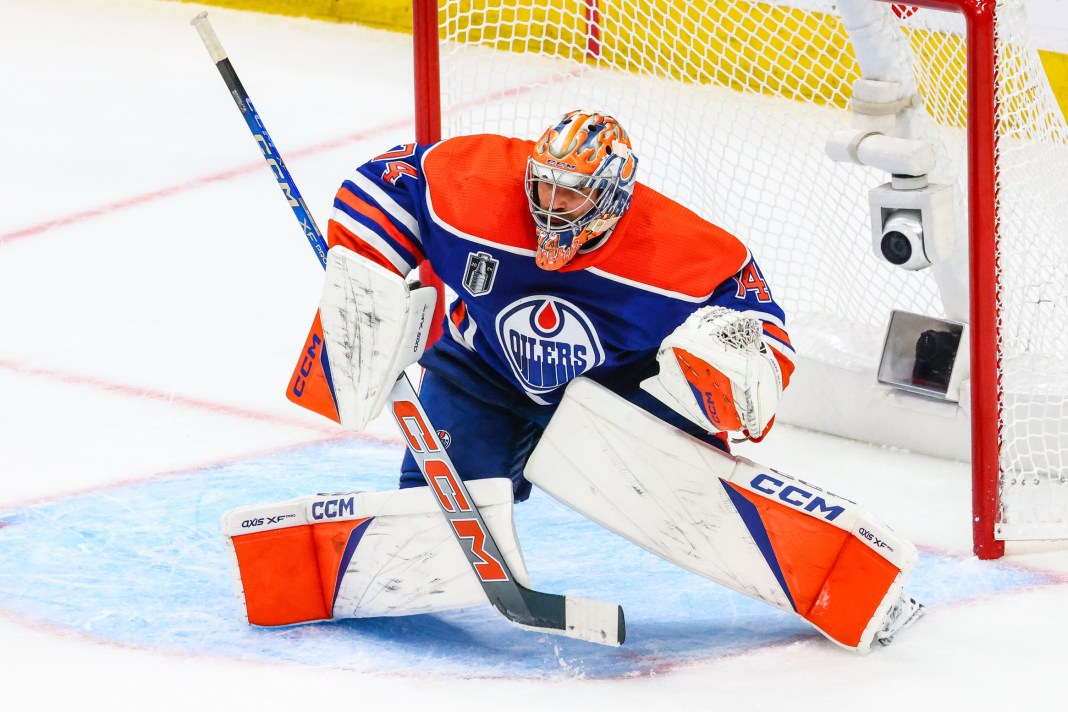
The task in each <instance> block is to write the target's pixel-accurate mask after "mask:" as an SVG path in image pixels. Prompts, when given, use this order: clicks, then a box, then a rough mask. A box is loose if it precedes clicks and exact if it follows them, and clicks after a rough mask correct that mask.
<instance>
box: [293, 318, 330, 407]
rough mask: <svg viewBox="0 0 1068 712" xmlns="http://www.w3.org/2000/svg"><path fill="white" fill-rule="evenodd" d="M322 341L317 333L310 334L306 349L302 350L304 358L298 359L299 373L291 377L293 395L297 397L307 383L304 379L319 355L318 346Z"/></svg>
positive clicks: (302, 392) (308, 374) (302, 393)
mask: <svg viewBox="0 0 1068 712" xmlns="http://www.w3.org/2000/svg"><path fill="white" fill-rule="evenodd" d="M322 343H323V340H322V339H321V338H320V337H319V335H318V334H312V337H311V340H310V342H309V343H308V349H307V351H305V352H304V358H302V359H301V360H300V373H299V374H298V375H297V377H296V378H295V379H293V395H295V396H296V397H297V398H300V397H301V396H303V395H304V386H305V385H307V383H308V382H307V381H306V380H304V379H306V378H307V377H308V376H310V375H311V370H312V364H314V363H315V359H316V358H318V357H319V346H320V345H321V344H322Z"/></svg>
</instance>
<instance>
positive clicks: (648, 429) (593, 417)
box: [525, 378, 917, 652]
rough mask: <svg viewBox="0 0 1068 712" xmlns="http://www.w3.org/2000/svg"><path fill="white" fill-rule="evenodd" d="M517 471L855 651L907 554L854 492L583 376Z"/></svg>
mask: <svg viewBox="0 0 1068 712" xmlns="http://www.w3.org/2000/svg"><path fill="white" fill-rule="evenodd" d="M525 474H526V477H527V479H529V480H530V481H531V482H532V483H534V484H535V485H537V486H538V487H540V488H541V489H543V490H545V491H546V492H548V493H549V494H550V495H552V496H554V497H555V498H557V499H559V500H560V501H562V502H564V503H565V504H567V505H568V506H570V507H572V508H573V509H575V510H577V511H579V512H581V513H582V514H583V515H585V516H587V517H589V518H590V519H592V520H594V521H595V522H598V523H599V524H601V525H602V526H604V527H606V528H607V529H610V530H611V531H613V532H615V533H617V534H619V535H620V536H623V537H625V538H627V539H629V540H630V541H632V542H634V543H636V544H638V545H639V546H641V547H642V548H644V549H647V550H648V551H650V552H652V553H654V554H657V555H658V556H660V557H662V558H664V559H666V560H668V561H671V562H672V563H675V564H677V565H679V566H681V567H683V568H685V569H687V570H689V571H692V572H694V573H696V574H699V575H701V576H704V577H705V578H708V579H711V580H713V581H716V582H718V583H721V584H723V585H725V586H728V587H730V588H732V589H734V590H736V591H739V592H741V593H744V594H746V595H748V596H751V597H753V598H757V599H759V600H762V601H766V602H767V603H769V604H771V605H773V606H775V607H777V608H780V609H782V610H784V611H790V612H793V613H796V614H798V615H800V616H802V617H803V618H805V619H806V620H808V621H809V622H810V623H812V624H813V625H815V626H816V627H817V628H818V629H819V630H820V631H821V632H822V633H824V634H825V635H827V636H828V637H829V638H830V639H831V640H834V641H835V642H837V643H839V644H841V645H844V646H846V647H849V648H854V649H857V650H859V651H861V652H867V650H868V649H869V646H870V644H871V641H872V639H873V637H874V635H875V632H876V631H877V630H878V629H879V627H880V624H881V623H882V621H883V618H885V616H886V613H887V611H888V610H889V606H890V605H891V604H892V602H893V601H896V600H897V598H898V594H899V593H900V589H901V586H902V585H903V582H904V579H905V577H906V576H907V574H908V572H909V570H910V569H911V568H912V566H913V565H914V564H915V561H916V558H917V553H916V549H915V547H914V546H912V544H910V543H909V542H907V541H905V540H903V539H902V538H900V537H898V536H897V535H895V534H894V533H893V532H892V531H891V530H890V529H889V528H888V527H886V526H885V525H884V524H882V523H881V522H879V521H878V520H876V519H875V518H873V517H872V516H871V515H870V514H868V513H867V512H866V511H865V510H864V509H863V508H862V507H860V506H858V505H857V504H855V503H853V502H851V501H849V500H846V499H844V498H841V497H838V496H836V495H833V494H831V493H828V492H825V491H823V490H821V489H820V488H818V487H816V486H813V485H811V484H808V483H805V482H802V481H800V480H797V479H796V478H793V477H790V476H789V475H785V474H782V473H780V472H777V471H775V470H772V469H770V468H766V467H763V466H761V465H758V464H756V463H754V462H751V461H749V460H747V459H745V458H735V457H732V456H730V455H728V454H726V453H724V452H722V451H720V450H718V449H716V448H714V447H712V446H710V445H708V444H706V443H704V442H702V441H700V440H697V439H696V438H692V437H690V436H689V435H686V434H685V433H683V432H682V431H680V430H677V429H676V428H674V427H672V426H670V425H668V424H666V423H664V422H663V421H661V420H659V419H658V418H655V417H654V416H652V415H650V414H648V413H646V412H645V411H643V410H641V409H639V408H637V407H635V406H633V405H631V404H630V403H628V402H627V401H626V400H624V399H622V398H620V397H619V396H617V395H615V394H614V393H611V392H610V391H608V390H606V389H604V388H603V387H601V386H599V385H597V384H596V383H594V382H592V381H590V380H589V379H585V378H579V379H576V380H575V381H573V382H572V383H571V385H569V386H568V389H567V392H566V394H565V396H564V399H563V401H562V402H561V404H560V406H559V408H558V409H557V411H556V413H555V414H554V416H553V419H552V421H551V422H550V424H549V427H548V428H547V429H546V431H545V433H544V435H543V436H542V439H541V441H540V442H539V444H538V446H537V448H535V451H534V453H533V454H532V456H531V458H530V460H529V461H528V463H527V468H526V472H525Z"/></svg>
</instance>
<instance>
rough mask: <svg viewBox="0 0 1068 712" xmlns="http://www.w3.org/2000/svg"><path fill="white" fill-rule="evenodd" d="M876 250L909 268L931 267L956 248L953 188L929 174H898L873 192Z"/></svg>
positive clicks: (871, 197)
mask: <svg viewBox="0 0 1068 712" xmlns="http://www.w3.org/2000/svg"><path fill="white" fill-rule="evenodd" d="M869 201H870V203H871V231H872V246H873V247H874V249H875V254H876V255H878V256H879V257H880V258H881V259H883V260H886V261H887V262H889V263H890V264H892V265H895V266H897V267H901V268H902V269H907V270H919V269H924V268H925V267H930V266H931V265H932V264H934V263H935V262H938V261H939V260H942V259H945V258H947V257H949V255H950V253H951V252H952V251H953V245H954V242H955V235H954V207H953V189H952V186H949V185H936V184H929V183H928V182H927V178H926V176H916V177H913V176H894V178H893V180H892V181H891V182H890V183H886V184H884V185H881V186H879V187H878V188H875V189H874V190H872V191H871V193H870V194H869Z"/></svg>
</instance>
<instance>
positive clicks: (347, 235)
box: [326, 211, 412, 277]
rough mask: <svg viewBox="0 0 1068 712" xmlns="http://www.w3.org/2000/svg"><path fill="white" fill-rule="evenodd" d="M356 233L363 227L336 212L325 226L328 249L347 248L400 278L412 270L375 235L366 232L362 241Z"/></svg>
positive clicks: (368, 231)
mask: <svg viewBox="0 0 1068 712" xmlns="http://www.w3.org/2000/svg"><path fill="white" fill-rule="evenodd" d="M346 223H347V224H348V225H349V227H352V228H354V230H355V231H354V230H351V229H349V227H346ZM357 231H364V228H363V226H362V225H360V224H359V223H357V222H355V221H353V220H352V219H351V218H349V216H347V215H345V214H344V213H341V214H338V213H337V211H335V215H334V217H333V218H331V219H330V223H329V224H328V226H327V233H326V236H327V244H328V245H329V246H330V247H334V246H335V245H342V246H344V247H347V248H349V249H350V250H352V251H353V252H356V253H358V254H360V255H363V256H364V257H366V258H367V259H369V260H371V261H372V262H374V263H375V264H377V265H381V266H382V267H385V268H386V269H388V270H391V271H393V272H396V273H397V274H399V275H400V276H402V277H403V276H404V275H406V274H408V273H409V272H410V271H411V270H412V268H411V267H410V266H409V265H408V264H407V263H405V261H404V260H403V259H401V257H400V255H398V254H397V253H396V252H394V251H393V250H392V249H391V248H390V247H389V245H387V244H386V243H385V242H383V241H382V240H381V238H379V237H378V236H377V235H376V234H375V233H373V232H371V231H370V230H366V231H365V232H364V235H365V236H366V239H364V237H362V236H361V235H360V234H359V232H357Z"/></svg>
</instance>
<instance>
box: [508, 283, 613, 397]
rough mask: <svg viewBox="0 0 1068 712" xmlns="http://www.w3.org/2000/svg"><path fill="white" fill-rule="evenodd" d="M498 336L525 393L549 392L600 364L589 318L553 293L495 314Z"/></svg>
mask: <svg viewBox="0 0 1068 712" xmlns="http://www.w3.org/2000/svg"><path fill="white" fill-rule="evenodd" d="M497 338H498V339H499V340H500V343H501V347H502V348H503V349H504V354H505V356H506V357H507V358H508V363H509V365H510V366H511V367H512V371H513V372H514V373H515V375H516V378H518V379H519V382H520V383H522V384H523V387H524V388H525V389H526V390H527V391H529V392H530V393H548V392H549V391H553V390H556V389H557V388H559V387H560V386H563V385H564V384H566V383H567V382H568V381H571V380H572V379H574V378H577V377H578V376H581V375H582V374H583V373H585V372H586V371H588V370H590V369H591V368H593V367H594V366H597V365H599V364H601V363H603V362H604V349H603V348H602V347H601V341H600V339H598V338H597V331H596V330H595V329H594V328H593V323H592V322H591V321H590V319H589V317H587V316H586V315H585V314H583V313H582V310H580V309H579V308H578V307H576V306H575V305H574V304H571V303H570V302H567V301H564V300H563V299H560V298H558V297H549V296H544V295H538V296H533V297H525V298H523V299H520V300H518V301H515V302H512V303H511V304H509V305H508V306H507V307H505V308H504V309H503V310H501V312H500V314H498V316H497Z"/></svg>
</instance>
